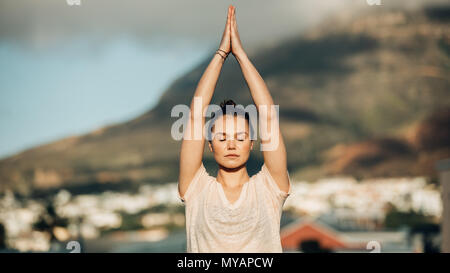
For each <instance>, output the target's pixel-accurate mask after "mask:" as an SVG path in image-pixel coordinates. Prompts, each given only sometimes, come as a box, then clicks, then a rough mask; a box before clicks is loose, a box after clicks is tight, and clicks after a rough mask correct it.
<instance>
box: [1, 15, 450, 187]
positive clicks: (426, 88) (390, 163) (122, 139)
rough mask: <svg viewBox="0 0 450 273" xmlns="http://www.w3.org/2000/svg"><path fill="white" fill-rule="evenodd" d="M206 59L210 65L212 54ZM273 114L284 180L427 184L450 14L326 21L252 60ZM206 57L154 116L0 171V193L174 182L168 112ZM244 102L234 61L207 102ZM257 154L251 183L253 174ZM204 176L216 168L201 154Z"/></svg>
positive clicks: (35, 151)
mask: <svg viewBox="0 0 450 273" xmlns="http://www.w3.org/2000/svg"><path fill="white" fill-rule="evenodd" d="M211 56H212V55H211ZM250 58H251V60H252V61H253V62H254V64H255V66H256V67H257V68H258V70H259V71H260V73H261V75H262V76H263V78H264V79H265V80H266V83H267V85H268V87H269V89H270V90H271V92H272V94H273V97H274V100H275V103H276V104H279V105H280V115H281V126H282V131H283V135H284V138H285V141H286V145H287V148H288V151H289V152H288V162H289V170H290V174H291V177H292V178H294V179H307V180H314V179H316V178H319V177H322V176H326V175H336V174H349V175H355V176H356V177H358V178H362V177H374V176H403V175H426V176H428V177H430V178H432V179H435V178H436V172H435V170H434V166H433V164H434V161H435V160H438V159H442V158H446V157H450V145H449V144H450V143H449V139H450V138H449V136H450V134H449V126H448V125H449V124H450V77H449V75H450V73H449V72H450V8H448V7H446V8H442V7H441V8H427V9H425V10H421V11H402V10H395V9H391V10H389V9H387V8H383V9H368V10H367V11H365V12H361V13H358V14H353V15H351V16H348V14H347V15H346V16H341V15H336V16H335V17H333V18H329V19H328V20H327V21H325V22H323V24H321V25H319V26H317V27H316V28H314V29H312V30H311V31H309V32H307V33H306V34H302V35H299V36H298V37H292V39H290V40H287V41H280V44H278V45H276V46H273V47H271V48H264V49H262V50H260V51H259V52H257V53H255V54H252V55H251V56H250ZM209 61H210V59H209V57H208V58H207V59H205V60H204V62H202V63H201V64H199V65H198V66H197V67H195V68H193V69H192V70H191V71H190V72H189V73H187V74H186V75H184V76H182V77H180V78H178V79H177V80H175V81H174V82H173V83H172V85H171V86H170V87H169V88H168V89H167V90H166V91H165V93H164V95H163V96H162V97H161V99H160V101H159V103H158V105H157V106H156V107H155V108H153V109H151V110H149V111H148V112H147V113H144V114H142V115H141V116H139V117H137V118H135V119H133V120H130V121H128V122H126V123H122V124H114V125H111V126H108V127H105V128H100V129H98V130H96V131H94V132H91V133H90V134H86V135H82V136H74V137H70V138H66V139H62V140H60V141H57V142H54V143H49V144H46V145H42V146H39V147H35V148H32V149H29V150H26V151H23V152H21V153H19V154H17V155H15V156H12V157H9V158H6V159H3V160H1V161H0V191H4V190H5V189H13V190H15V191H16V192H19V193H22V194H31V193H33V194H37V193H41V192H48V191H51V190H52V189H59V188H61V187H64V188H68V189H70V190H72V191H74V192H92V191H101V190H104V189H117V190H126V189H134V188H135V187H136V186H138V185H140V184H141V183H165V182H174V181H176V180H177V171H178V152H179V148H180V144H181V143H180V142H179V141H175V140H173V139H172V138H171V135H170V130H171V126H172V123H173V122H174V121H175V120H176V119H177V118H171V117H170V111H171V109H172V107H173V106H174V105H177V104H187V105H189V101H190V99H191V97H192V95H193V92H194V90H195V87H196V85H197V82H198V80H199V79H200V76H201V74H202V73H203V71H204V69H205V68H206V66H207V64H208V63H209ZM225 98H232V99H234V100H235V101H237V102H239V103H240V104H243V105H247V104H250V103H252V101H251V97H250V94H249V91H248V88H247V85H246V83H245V80H244V78H243V76H242V74H241V71H240V68H239V66H238V64H237V62H236V61H235V59H234V58H233V57H231V56H230V58H229V59H228V60H227V62H226V64H225V66H224V68H223V71H222V74H221V76H220V78H219V82H218V84H217V89H216V92H215V95H214V97H213V103H218V102H219V101H221V100H223V99H225ZM261 158H262V157H261V154H260V152H258V151H256V152H255V153H254V154H252V156H251V160H250V162H249V165H248V166H249V172H250V173H251V174H252V173H254V172H255V171H256V170H257V169H258V167H260V165H261V163H262V161H261ZM204 162H205V165H206V166H207V168H208V169H209V170H210V171H211V173H212V174H214V172H215V170H216V166H215V163H214V161H213V159H212V157H211V154H210V152H209V151H208V150H205V159H204Z"/></svg>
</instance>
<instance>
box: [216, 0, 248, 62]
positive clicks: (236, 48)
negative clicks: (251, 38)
mask: <svg viewBox="0 0 450 273" xmlns="http://www.w3.org/2000/svg"><path fill="white" fill-rule="evenodd" d="M219 49H221V50H223V51H225V52H226V53H227V54H229V53H230V52H232V53H233V55H234V56H237V55H239V54H244V48H243V47H242V43H241V38H240V37H239V32H238V27H237V22H236V8H235V7H234V6H232V5H230V6H229V7H228V14H227V22H226V24H225V30H224V32H223V35H222V41H221V42H220V46H219Z"/></svg>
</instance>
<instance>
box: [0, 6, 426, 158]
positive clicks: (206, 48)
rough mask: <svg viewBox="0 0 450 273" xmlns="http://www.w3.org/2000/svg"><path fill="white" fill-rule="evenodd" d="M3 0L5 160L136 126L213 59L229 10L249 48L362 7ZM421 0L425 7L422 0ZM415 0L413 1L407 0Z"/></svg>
mask: <svg viewBox="0 0 450 273" xmlns="http://www.w3.org/2000/svg"><path fill="white" fill-rule="evenodd" d="M80 2H81V5H80V6H76V5H75V6H70V5H68V4H67V0H39V1H35V0H0V158H4V157H7V156H10V155H13V154H15V153H17V152H20V151H22V150H24V149H27V148H30V147H33V146H36V145H41V144H45V143H49V142H52V141H55V140H58V139H60V138H64V137H68V136H72V135H81V134H84V133H88V132H90V131H92V130H95V129H97V128H99V127H103V126H106V125H109V124H113V123H119V122H124V121H127V120H130V119H132V118H134V117H136V116H138V115H140V114H142V113H143V112H146V111H148V110H149V109H151V108H152V107H154V106H155V105H156V104H157V102H158V99H159V97H160V96H161V94H162V93H163V92H164V91H165V90H166V89H167V88H168V86H169V85H170V84H171V83H172V82H173V81H174V80H175V79H176V78H177V77H180V76H182V75H183V74H184V73H186V72H187V71H189V70H190V69H192V68H193V67H194V66H196V65H197V64H198V63H199V62H201V61H202V60H204V58H207V57H208V56H212V54H213V53H214V50H215V49H216V47H217V46H218V44H219V42H220V38H221V35H222V32H223V28H224V26H225V20H226V11H227V7H228V5H229V4H233V5H235V6H236V7H237V9H236V17H237V22H238V27H239V32H240V36H241V39H242V42H243V44H244V48H246V49H247V50H249V51H252V50H256V49H258V48H260V47H262V46H270V45H271V44H273V43H279V42H280V41H282V40H283V39H284V38H288V37H292V36H295V35H300V34H301V32H302V31H303V30H305V29H307V28H308V27H310V26H312V25H314V24H316V23H318V22H320V20H321V19H322V18H323V17H325V16H327V15H328V14H332V13H335V12H336V11H337V10H346V9H350V8H355V7H362V6H367V4H366V2H365V0H327V1H317V0H280V1H273V0H245V1H243V0H241V1H225V0H151V1H144V0H127V1H125V0H80ZM419 2H420V1H419ZM408 3H411V1H408Z"/></svg>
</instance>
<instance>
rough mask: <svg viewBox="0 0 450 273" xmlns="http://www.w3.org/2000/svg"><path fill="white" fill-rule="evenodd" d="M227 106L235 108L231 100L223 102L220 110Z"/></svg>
mask: <svg viewBox="0 0 450 273" xmlns="http://www.w3.org/2000/svg"><path fill="white" fill-rule="evenodd" d="M227 105H233V106H236V103H235V102H234V101H233V100H224V101H223V102H221V103H220V108H222V109H224V108H226V106H227Z"/></svg>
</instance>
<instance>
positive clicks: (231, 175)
mask: <svg viewBox="0 0 450 273" xmlns="http://www.w3.org/2000/svg"><path fill="white" fill-rule="evenodd" d="M249 179H250V177H249V176H248V173H247V167H246V166H245V164H244V165H242V166H239V167H236V168H226V167H224V166H220V165H219V171H218V173H217V181H218V182H219V183H221V184H222V185H224V186H226V187H227V188H235V187H240V186H242V185H244V183H246V182H247V181H248V180H249Z"/></svg>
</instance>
